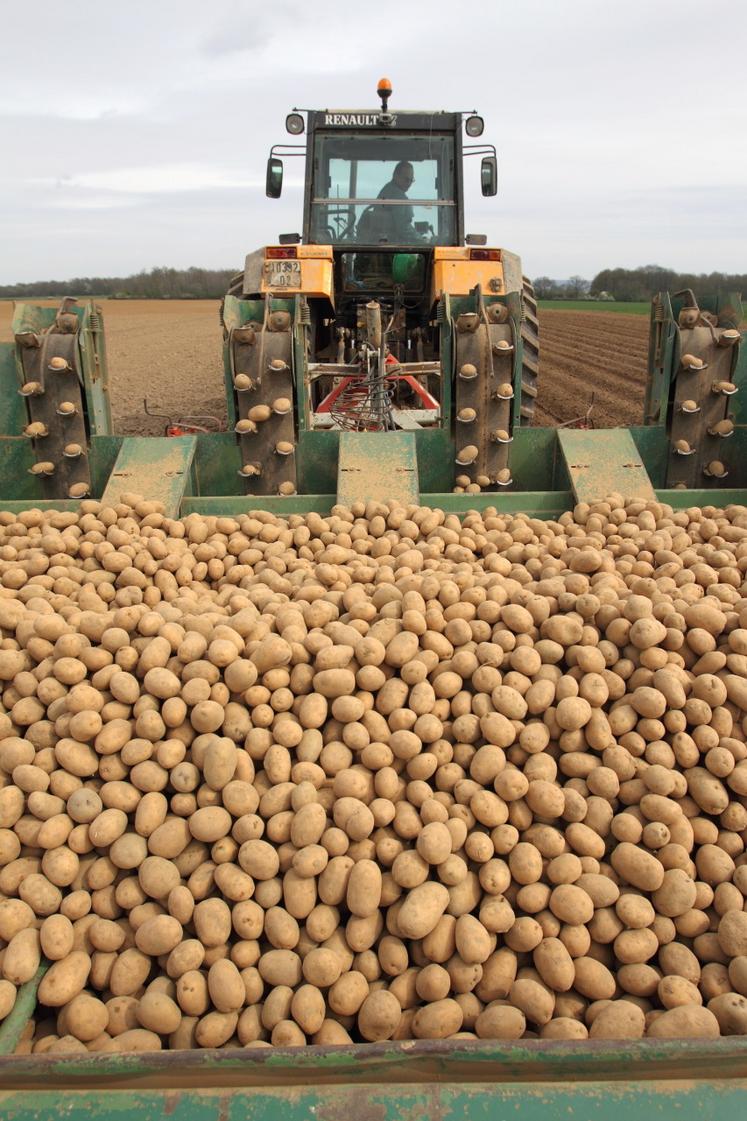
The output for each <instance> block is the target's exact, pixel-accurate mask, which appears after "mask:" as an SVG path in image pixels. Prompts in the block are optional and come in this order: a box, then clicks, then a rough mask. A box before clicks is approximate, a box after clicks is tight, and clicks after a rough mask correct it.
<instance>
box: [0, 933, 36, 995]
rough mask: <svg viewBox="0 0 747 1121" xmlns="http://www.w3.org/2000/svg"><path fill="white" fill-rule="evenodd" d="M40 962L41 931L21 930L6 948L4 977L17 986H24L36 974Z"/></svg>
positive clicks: (3, 967)
mask: <svg viewBox="0 0 747 1121" xmlns="http://www.w3.org/2000/svg"><path fill="white" fill-rule="evenodd" d="M40 961H41V947H40V943H39V931H38V930H36V929H35V928H34V927H28V928H27V929H26V930H19V931H18V934H14V935H13V937H12V938H11V940H10V942H9V943H8V945H7V946H6V947H5V951H4V953H3V963H2V971H3V977H4V978H5V980H6V981H11V982H12V983H13V984H14V985H16V986H18V985H24V984H25V983H26V981H30V980H31V978H32V977H33V976H34V974H35V973H36V971H37V969H38V968H39V962H40Z"/></svg>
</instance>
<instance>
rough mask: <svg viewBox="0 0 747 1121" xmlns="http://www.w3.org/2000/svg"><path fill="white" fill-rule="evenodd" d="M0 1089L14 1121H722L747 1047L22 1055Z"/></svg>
mask: <svg viewBox="0 0 747 1121" xmlns="http://www.w3.org/2000/svg"><path fill="white" fill-rule="evenodd" d="M0 1086H1V1087H2V1089H1V1090H0V1108H1V1109H2V1114H3V1117H4V1118H7V1119H8V1121H37V1119H39V1121H41V1119H42V1118H45V1119H46V1118H48V1117H50V1116H53V1115H55V1114H57V1113H59V1112H60V1111H61V1110H62V1111H64V1116H65V1117H66V1118H67V1119H68V1121H83V1119H84V1118H85V1121H90V1119H91V1117H112V1116H113V1117H117V1118H122V1119H123V1121H124V1118H130V1117H134V1116H142V1117H143V1118H144V1119H149V1121H150V1119H153V1121H155V1119H160V1118H163V1117H166V1116H168V1117H172V1118H176V1121H202V1119H203V1118H205V1119H208V1118H209V1119H210V1121H218V1119H220V1121H244V1119H248V1121H310V1119H312V1118H313V1119H315V1121H341V1119H343V1118H348V1117H351V1116H353V1117H356V1118H357V1119H358V1121H436V1119H438V1121H447V1119H448V1121H457V1119H459V1121H504V1119H508V1118H516V1117H518V1118H519V1119H524V1121H559V1119H560V1118H563V1119H565V1121H567V1119H568V1118H569V1117H570V1118H577V1119H578V1121H639V1119H640V1117H641V1116H642V1115H646V1113H650V1114H651V1115H652V1116H656V1117H664V1118H678V1119H679V1121H722V1118H723V1117H727V1118H732V1117H733V1118H735V1119H736V1118H741V1117H743V1116H744V1111H745V1107H747V1040H746V1039H744V1038H741V1039H738V1038H734V1037H732V1038H724V1039H720V1040H696V1041H691V1040H666V1041H653V1040H644V1041H640V1042H631V1043H625V1044H622V1043H596V1042H589V1041H584V1042H582V1043H565V1042H559V1041H557V1042H556V1041H542V1040H532V1041H529V1040H527V1041H521V1042H518V1043H499V1042H494V1041H485V1042H474V1043H473V1042H457V1041H425V1040H418V1041H408V1042H403V1043H383V1044H364V1045H359V1046H355V1047H350V1046H348V1047H329V1048H323V1047H309V1048H296V1049H290V1048H286V1049H283V1048H273V1049H264V1050H255V1049H252V1048H245V1049H237V1050H228V1051H192V1052H171V1053H156V1054H139V1055H105V1054H94V1055H88V1056H81V1055H71V1056H68V1057H63V1056H59V1055H37V1056H30V1057H25V1056H24V1057H21V1056H19V1057H11V1058H6V1059H0ZM40 1087H43V1089H40Z"/></svg>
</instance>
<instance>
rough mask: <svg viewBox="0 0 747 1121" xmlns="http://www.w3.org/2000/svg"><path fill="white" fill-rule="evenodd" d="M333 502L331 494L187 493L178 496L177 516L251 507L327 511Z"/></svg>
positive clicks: (293, 511) (219, 513) (291, 511)
mask: <svg viewBox="0 0 747 1121" xmlns="http://www.w3.org/2000/svg"><path fill="white" fill-rule="evenodd" d="M336 502H337V495H335V494H289V495H287V496H283V495H278V494H262V495H248V494H235V495H231V496H230V497H228V496H223V495H221V496H214V495H210V496H190V497H187V498H184V499H182V505H181V516H182V517H186V515H187V514H212V515H215V516H217V517H235V516H236V515H237V514H251V513H252V511H253V510H267V511H268V513H271V514H279V515H280V516H281V517H284V516H285V515H287V514H310V513H312V511H313V512H315V513H317V514H328V513H329V512H330V510H331V509H332V507H333V506H334V505H335V504H336Z"/></svg>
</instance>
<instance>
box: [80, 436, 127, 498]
mask: <svg viewBox="0 0 747 1121" xmlns="http://www.w3.org/2000/svg"><path fill="white" fill-rule="evenodd" d="M124 438H125V437H124V436H93V437H92V439H91V444H90V447H89V449H88V460H89V463H90V466H91V484H92V494H93V495H94V496H98V495H100V494H103V493H104V490H105V489H106V484H107V481H108V479H109V476H110V475H111V473H112V471H113V470H114V464H115V463H116V460H117V456H118V455H119V449H120V448H121V447H122V441H123V440H124Z"/></svg>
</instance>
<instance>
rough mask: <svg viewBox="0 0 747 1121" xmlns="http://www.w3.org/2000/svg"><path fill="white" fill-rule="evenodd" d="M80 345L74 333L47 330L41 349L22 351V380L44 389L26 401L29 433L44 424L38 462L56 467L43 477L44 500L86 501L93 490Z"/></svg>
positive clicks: (38, 441)
mask: <svg viewBox="0 0 747 1121" xmlns="http://www.w3.org/2000/svg"><path fill="white" fill-rule="evenodd" d="M77 342H78V339H77V335H76V334H62V333H54V332H48V333H47V334H45V335H42V337H41V346H39V347H33V348H28V347H23V348H22V350H21V360H22V364H23V373H24V381H25V382H34V381H36V382H39V383H40V384H41V386H42V388H43V392H42V393H40V394H38V395H36V394H33V395H31V396H28V397H26V404H27V408H28V413H29V418H30V425H29V427H28V428H27V432H33V431H34V426H35V425H41V426H43V429H42V430H41V432H40V435H39V436H37V437H34V438H33V447H34V458H35V460H36V462H37V463H38V464H39V463H51V464H53V467H54V470H53V471H52V473H51V474H47V473H41V474H40V475H39V478H40V479H41V482H42V488H43V491H44V497H45V498H82V497H84V496H85V495H86V494H88V493H90V489H91V472H90V464H89V461H88V436H87V432H86V422H85V406H84V397H83V387H82V384H81V380H80V372H79V364H78V345H77ZM44 432H46V434H42V433H44Z"/></svg>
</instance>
